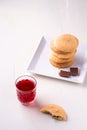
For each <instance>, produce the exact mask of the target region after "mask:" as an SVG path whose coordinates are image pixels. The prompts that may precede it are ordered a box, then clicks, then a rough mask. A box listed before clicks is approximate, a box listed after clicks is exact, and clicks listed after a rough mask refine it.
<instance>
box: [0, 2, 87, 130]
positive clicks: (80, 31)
mask: <svg viewBox="0 0 87 130" xmlns="http://www.w3.org/2000/svg"><path fill="white" fill-rule="evenodd" d="M86 13H87V1H86V0H14V1H10V0H7V1H6V0H0V130H19V129H21V130H29V129H30V130H41V129H42V130H44V129H50V130H53V129H54V130H58V129H59V130H70V129H71V130H77V129H78V130H82V129H83V130H87V101H86V99H87V76H86V78H85V81H84V83H83V84H75V83H70V82H65V81H61V80H54V79H50V78H46V77H40V76H36V79H37V83H38V84H37V96H36V100H35V102H34V103H33V104H31V105H30V106H29V107H24V106H22V105H21V104H20V103H19V102H18V100H17V97H16V92H15V79H16V78H17V77H18V76H20V75H22V74H28V72H27V67H28V64H29V61H30V58H31V56H32V54H33V52H34V50H35V47H36V46H37V44H38V42H39V40H40V38H41V36H42V35H46V36H47V37H56V36H58V35H59V34H62V33H72V34H74V35H75V36H77V37H78V38H79V42H80V44H83V43H84V44H87V14H86ZM49 103H55V104H58V105H61V106H62V107H63V108H64V109H65V111H66V113H67V116H68V120H67V121H65V122H60V121H55V120H54V119H52V118H51V117H50V116H49V115H45V114H42V113H40V112H39V110H40V108H41V107H42V106H43V105H45V104H49Z"/></svg>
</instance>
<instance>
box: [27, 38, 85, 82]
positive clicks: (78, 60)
mask: <svg viewBox="0 0 87 130" xmlns="http://www.w3.org/2000/svg"><path fill="white" fill-rule="evenodd" d="M49 43H50V40H48V39H47V38H45V37H44V36H43V37H42V38H41V40H40V42H39V44H38V46H37V48H36V51H35V52H34V55H33V57H32V59H31V61H30V64H29V66H28V71H29V72H31V73H35V74H38V75H42V76H48V77H51V78H56V79H61V80H66V81H70V82H75V83H83V81H84V78H85V75H86V71H87V45H86V44H80V43H79V47H78V50H77V52H76V55H75V63H74V64H73V65H72V67H75V66H76V67H78V68H79V75H78V76H71V77H70V78H64V77H60V76H59V74H58V72H59V70H60V69H57V68H55V67H53V66H52V65H51V64H50V62H49V51H50V47H49ZM68 69H69V68H66V69H63V70H68Z"/></svg>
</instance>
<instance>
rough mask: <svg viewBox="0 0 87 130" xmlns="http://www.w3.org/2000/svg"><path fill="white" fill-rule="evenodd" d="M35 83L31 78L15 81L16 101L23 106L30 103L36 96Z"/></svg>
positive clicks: (23, 77)
mask: <svg viewBox="0 0 87 130" xmlns="http://www.w3.org/2000/svg"><path fill="white" fill-rule="evenodd" d="M36 85H37V82H36V80H35V78H34V77H32V76H27V75H25V76H21V77H19V78H18V79H17V80H16V91H17V97H18V100H19V101H20V102H21V103H22V104H23V105H28V104H29V103H31V102H32V101H33V100H34V99H35V96H36Z"/></svg>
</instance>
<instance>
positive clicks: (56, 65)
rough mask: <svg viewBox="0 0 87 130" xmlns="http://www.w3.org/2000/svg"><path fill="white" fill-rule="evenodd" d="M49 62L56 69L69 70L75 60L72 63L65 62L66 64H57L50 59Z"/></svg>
mask: <svg viewBox="0 0 87 130" xmlns="http://www.w3.org/2000/svg"><path fill="white" fill-rule="evenodd" d="M49 61H50V63H51V64H52V65H53V66H54V67H56V68H67V67H70V66H71V65H72V64H73V63H74V60H72V61H70V62H65V63H57V62H55V61H53V60H52V59H49Z"/></svg>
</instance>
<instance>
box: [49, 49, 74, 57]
mask: <svg viewBox="0 0 87 130" xmlns="http://www.w3.org/2000/svg"><path fill="white" fill-rule="evenodd" d="M50 53H51V54H52V55H54V56H55V57H57V58H60V59H70V58H72V57H73V56H74V55H75V53H76V51H74V52H70V53H66V54H62V53H60V54H58V53H56V52H54V51H52V50H51V51H50Z"/></svg>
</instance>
